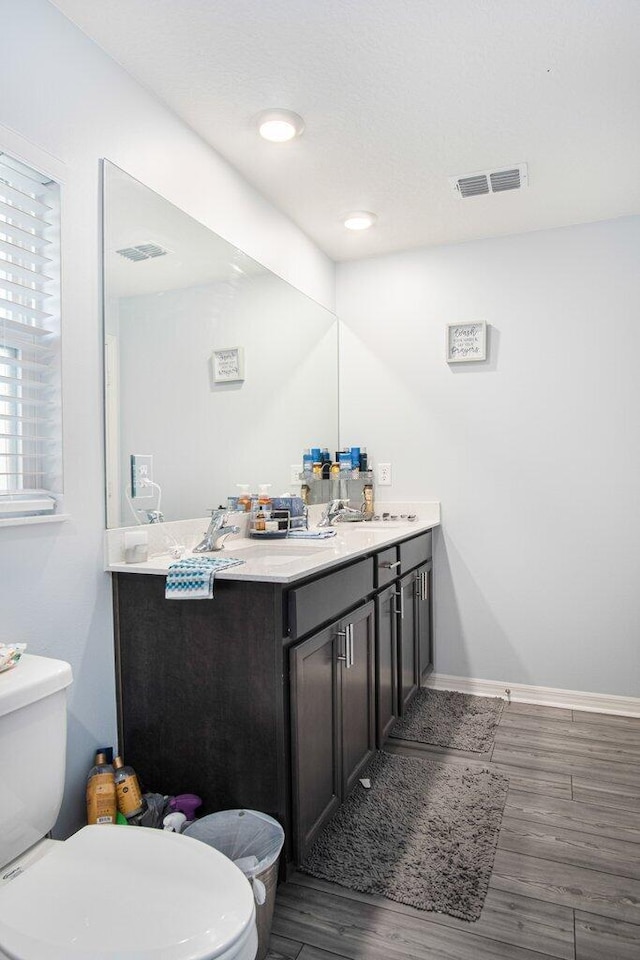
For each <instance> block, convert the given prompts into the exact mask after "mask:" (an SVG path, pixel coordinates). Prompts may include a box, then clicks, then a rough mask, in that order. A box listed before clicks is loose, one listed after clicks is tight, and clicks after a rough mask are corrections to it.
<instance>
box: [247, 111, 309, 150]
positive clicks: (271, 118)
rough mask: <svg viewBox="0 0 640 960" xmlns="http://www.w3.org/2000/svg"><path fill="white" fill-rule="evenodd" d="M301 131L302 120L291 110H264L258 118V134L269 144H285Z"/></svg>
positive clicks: (302, 126) (302, 128)
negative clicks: (269, 142) (268, 141)
mask: <svg viewBox="0 0 640 960" xmlns="http://www.w3.org/2000/svg"><path fill="white" fill-rule="evenodd" d="M303 130H304V120H303V119H302V117H299V116H298V114H297V113H293V111H291V110H265V111H264V112H263V113H261V114H260V115H259V116H258V132H259V134H260V136H261V137H263V138H264V139H265V140H270V141H271V143H286V142H287V140H293V139H295V137H299V136H300V134H301V133H302V131H303Z"/></svg>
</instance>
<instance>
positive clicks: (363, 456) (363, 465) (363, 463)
mask: <svg viewBox="0 0 640 960" xmlns="http://www.w3.org/2000/svg"><path fill="white" fill-rule="evenodd" d="M368 469H369V458H368V456H367V448H366V447H361V449H360V473H366V472H367V470H368Z"/></svg>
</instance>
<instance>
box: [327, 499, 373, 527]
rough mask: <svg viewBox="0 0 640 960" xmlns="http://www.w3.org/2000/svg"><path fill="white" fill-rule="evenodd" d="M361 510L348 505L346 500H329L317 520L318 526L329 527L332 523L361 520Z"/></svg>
mask: <svg viewBox="0 0 640 960" xmlns="http://www.w3.org/2000/svg"><path fill="white" fill-rule="evenodd" d="M362 519H363V516H362V511H361V510H356V509H355V508H354V507H350V506H349V501H348V500H330V501H329V503H328V504H327V508H326V510H325V511H324V512H323V514H322V516H321V518H320V519H319V520H318V526H319V527H330V526H331V524H333V523H344V522H345V521H348V520H362Z"/></svg>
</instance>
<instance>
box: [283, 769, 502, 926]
mask: <svg viewBox="0 0 640 960" xmlns="http://www.w3.org/2000/svg"><path fill="white" fill-rule="evenodd" d="M364 776H365V777H369V778H370V780H371V788H370V789H368V790H367V789H366V788H365V787H363V786H362V785H361V784H358V786H357V787H356V788H355V790H354V791H353V793H352V794H351V795H350V796H349V797H348V798H347V800H346V801H345V803H344V804H343V805H342V807H341V808H340V809H339V810H338V812H337V813H336V815H335V817H334V818H333V819H332V820H331V822H330V823H329V824H328V825H327V826H326V827H325V829H324V830H323V831H322V833H321V834H320V835H319V837H318V839H317V840H316V842H315V843H314V845H313V847H312V848H311V851H310V853H309V855H308V857H307V858H306V860H305V861H304V863H303V864H302V867H301V869H302V870H304V871H305V872H306V873H310V874H311V875H312V876H314V877H320V878H321V879H323V880H330V881H332V882H333V883H338V884H340V885H341V886H343V887H349V888H350V889H352V890H359V891H360V892H361V893H370V894H378V895H381V896H383V897H388V898H389V899H391V900H397V901H398V902H399V903H406V904H409V905H410V906H412V907H417V908H418V909H419V910H433V911H437V912H439V913H448V914H450V915H451V916H452V917H460V918H461V919H462V920H477V919H478V917H479V916H480V911H481V910H482V906H483V904H484V900H485V897H486V894H487V888H488V886H489V878H490V876H491V870H492V868H493V860H494V856H495V849H496V844H497V842H498V834H499V832H500V824H501V822H502V812H503V809H504V804H505V801H506V798H507V789H508V780H507V779H506V777H503V776H500V775H499V774H495V773H490V772H489V771H488V770H480V771H475V770H474V771H472V770H465V769H463V768H462V767H460V766H459V765H458V764H450V765H446V764H440V763H435V762H433V761H431V760H422V759H415V758H413V757H401V756H396V755H394V754H389V753H382V752H380V753H377V754H376V756H375V757H374V759H373V760H372V762H371V763H370V764H369V766H368V768H367V771H366V773H365V774H364Z"/></svg>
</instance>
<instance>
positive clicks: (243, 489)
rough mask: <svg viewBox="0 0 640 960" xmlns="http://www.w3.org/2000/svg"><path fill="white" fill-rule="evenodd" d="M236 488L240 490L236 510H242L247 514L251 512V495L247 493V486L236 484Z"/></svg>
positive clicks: (245, 484) (246, 484)
mask: <svg viewBox="0 0 640 960" xmlns="http://www.w3.org/2000/svg"><path fill="white" fill-rule="evenodd" d="M236 486H237V487H238V489H239V490H240V495H239V497H238V510H244V512H245V513H249V511H250V510H251V494H250V493H249V484H248V483H238V484H236Z"/></svg>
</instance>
